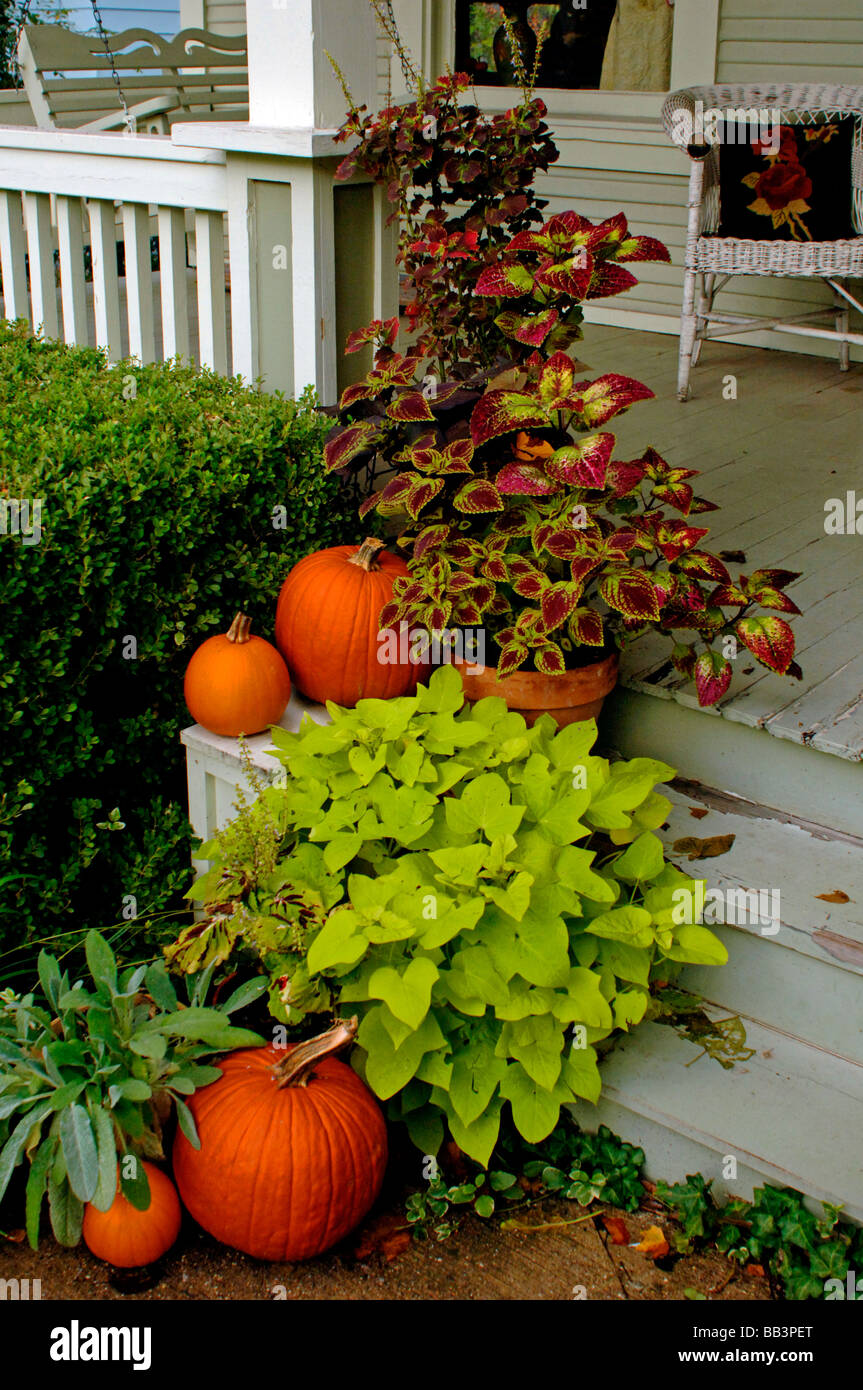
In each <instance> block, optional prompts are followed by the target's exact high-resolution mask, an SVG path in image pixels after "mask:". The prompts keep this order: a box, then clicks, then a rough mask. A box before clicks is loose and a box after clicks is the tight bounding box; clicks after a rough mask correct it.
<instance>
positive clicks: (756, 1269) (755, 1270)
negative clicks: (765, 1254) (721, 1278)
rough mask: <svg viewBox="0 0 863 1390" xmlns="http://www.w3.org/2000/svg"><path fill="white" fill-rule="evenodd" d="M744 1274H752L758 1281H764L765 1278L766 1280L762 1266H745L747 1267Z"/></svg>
mask: <svg viewBox="0 0 863 1390" xmlns="http://www.w3.org/2000/svg"><path fill="white" fill-rule="evenodd" d="M746 1273H747V1274H754V1275H755V1276H756V1278H758V1279H766V1278H767V1275H766V1274H765V1273H764V1266H763V1265H752V1264H750V1265H747V1266H746Z"/></svg>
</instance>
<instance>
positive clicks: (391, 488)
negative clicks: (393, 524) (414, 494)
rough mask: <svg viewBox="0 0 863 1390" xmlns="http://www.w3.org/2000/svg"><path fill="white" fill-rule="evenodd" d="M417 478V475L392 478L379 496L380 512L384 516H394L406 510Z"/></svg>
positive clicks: (402, 474) (410, 474) (399, 474)
mask: <svg viewBox="0 0 863 1390" xmlns="http://www.w3.org/2000/svg"><path fill="white" fill-rule="evenodd" d="M417 477H418V474H416V473H397V474H396V476H395V477H394V478H390V480H389V482H388V483H387V484H386V486H385V487H384V488H383V489H382V490H381V491H380V492H379V493H378V496H377V504H378V511H379V512H380V513H381V515H382V516H392V515H394V514H395V513H397V512H400V511H404V510H405V509H406V506H407V499H408V497H409V496H410V493H411V489H412V487H413V479H414V478H417Z"/></svg>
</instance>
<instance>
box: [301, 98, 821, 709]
mask: <svg viewBox="0 0 863 1390" xmlns="http://www.w3.org/2000/svg"><path fill="white" fill-rule="evenodd" d="M468 85H469V79H468V78H467V77H466V76H464V75H463V74H462V75H456V76H449V77H447V78H444V79H441V81H439V82H438V83H436V84H435V85H434V86H433V87H431V88H429V89H427V90H424V89H423V87H422V84H421V82H420V81H419V80H418V81H417V93H416V99H415V100H414V101H413V102H411V103H409V104H407V105H405V106H400V107H396V106H390V107H388V108H387V109H386V110H385V111H383V112H381V113H380V115H379V116H377V117H371V116H368V115H366V114H364V112H363V109H362V108H359V109H358V108H356V107H354V106H353V105H352V106H351V111H350V114H349V116H348V118H347V121H346V123H345V125H344V127H343V130H342V132H341V136H342V138H345V139H347V138H348V137H352V138H354V139H355V140H356V142H357V143H356V145H355V147H354V148H353V149H352V151H351V153H350V154H349V155H348V156H347V158H346V159H345V161H344V162H343V164H342V166H341V168H340V171H339V176H340V177H343V178H348V177H351V176H352V175H353V174H355V173H356V172H357V171H362V172H363V173H365V174H367V175H368V176H370V177H371V178H373V179H375V180H376V181H378V182H379V183H381V184H383V185H384V186H385V187H386V189H387V194H388V197H389V198H390V200H391V202H392V203H393V204H394V209H395V211H394V216H398V217H399V218H400V219H401V227H402V231H401V237H400V249H399V262H400V264H401V265H402V266H404V268H405V269H406V270H407V271H408V273H409V276H410V278H411V280H412V283H413V286H414V293H415V298H414V300H413V302H412V304H411V305H409V306H408V318H409V321H410V322H411V324H412V326H413V327H414V328H415V329H416V336H415V337H414V340H413V341H412V342H411V344H410V345H409V346H408V347H407V349H406V351H404V352H401V351H399V350H398V347H397V338H398V333H399V323H398V320H397V319H395V318H393V319H390V320H389V321H387V322H381V321H379V320H377V321H375V322H373V323H371V324H369V325H368V326H367V327H365V328H363V329H360V330H359V331H357V332H355V333H353V334H352V335H351V337H350V339H349V341H348V345H347V351H348V352H349V353H352V352H358V351H360V350H362V349H364V348H366V346H367V345H372V347H373V349H374V355H373V365H372V367H371V370H370V371H369V372H368V373H367V374H366V376H365V377H363V379H362V380H360V381H358V382H356V383H354V384H353V385H351V386H349V387H348V388H347V389H346V391H345V392H344V393H343V395H342V397H341V401H340V404H339V422H338V424H337V425H336V426H335V427H334V429H333V431H332V432H331V435H330V438H329V439H328V441H327V445H326V451H325V458H326V465H327V468H328V469H330V470H335V471H339V472H341V473H345V472H348V473H349V472H350V471H351V470H357V469H358V468H359V467H362V466H365V467H366V468H367V473H368V476H369V477H371V478H374V477H376V476H377V475H378V474H381V473H384V474H389V475H390V476H389V477H388V480H387V482H386V484H385V486H384V487H383V489H382V490H381V491H379V492H378V493H376V494H375V495H373V496H370V497H368V498H367V499H366V501H365V502H364V503H363V506H362V508H361V514H362V515H366V514H367V513H368V512H369V511H371V510H375V511H377V512H378V514H380V515H381V516H383V517H387V518H390V517H392V518H399V519H400V520H401V529H400V534H399V537H398V541H399V544H400V545H401V546H402V547H403V548H404V549H405V550H406V551H407V558H408V566H409V569H410V577H409V578H406V579H399V580H397V581H396V585H395V588H394V594H393V601H392V603H390V604H388V605H387V606H386V608H384V610H383V611H382V613H381V625H382V627H389V626H391V625H392V624H398V623H404V624H407V625H408V626H409V627H410V628H412V629H418V628H419V629H425V630H426V631H429V632H432V633H441V632H452V630H453V629H457V628H464V627H470V628H478V627H479V628H482V629H483V631H484V634H485V636H486V639H487V644H486V647H487V651H488V650H489V649H490V652H491V657H492V659H495V658H496V664H497V669H498V673H499V675H501V676H507V675H509V674H511V673H512V672H514V671H517V670H519V669H520V668H522V667H526V666H527V667H532V668H534V669H536V670H538V671H541V672H544V673H547V674H557V673H562V672H564V671H565V670H567V669H568V668H570V667H572V666H575V665H581V664H584V662H585V660H590V659H592V658H596V657H601V656H603V655H605V654H607V653H608V652H609V651H610V650H612V649H613V648H615V647H618V648H619V647H623V646H624V645H625V644H626V643H627V642H628V641H631V640H632V639H634V638H635V637H638V636H639V635H641V634H642V633H643V632H645V631H646V630H647V629H649V628H654V629H657V630H659V631H660V632H662V633H663V634H667V635H668V637H669V639H670V641H671V643H672V650H671V660H672V662H673V664H674V666H675V667H676V669H677V670H678V671H680V672H681V673H682V674H683V675H685V676H686V677H688V678H691V679H694V681H695V684H696V689H697V693H698V699H699V702H700V703H701V704H702V705H712V704H715V703H716V702H717V700H719V699H721V698H722V696H723V695H724V694H725V692H726V691H727V689H728V686H729V684H730V682H731V676H732V666H731V661H730V660H729V657H730V656H733V654H734V653H735V652H736V650H737V649H738V648H739V645H741V644H742V645H743V646H744V647H746V648H748V649H749V650H750V651H751V652H752V654H753V655H754V656H755V658H756V659H757V660H758V661H760V662H761V663H762V664H763V665H765V666H767V667H768V668H769V669H771V670H773V671H776V672H778V673H780V674H791V675H799V674H800V670H799V667H798V666H797V665H796V663H795V662H794V659H793V658H794V637H793V633H792V630H791V628H790V627H789V625H788V623H787V622H786V621H785V619H784V618H783V617H780V616H778V614H780V613H782V614H793V613H796V612H798V611H799V610H798V609H797V606H796V605H795V604H794V602H793V600H792V599H790V598H789V597H788V596H787V594H786V593H785V592H784V590H785V588H786V586H787V585H788V584H789V583H790V582H791V581H792V580H793V579H795V578H797V577H798V576H797V575H796V574H794V573H793V572H791V571H788V570H782V569H776V568H771V569H759V570H756V571H755V573H753V574H751V575H749V576H745V575H737V576H736V577H732V575H731V573H730V572H729V570H728V568H727V566H726V565H725V563H724V561H723V560H722V559H721V558H720V557H719V556H716V555H713V554H711V553H710V552H709V551H707V550H706V549H704V547H703V545H702V544H701V542H702V540H703V539H704V537H705V536H706V535H707V534H708V532H707V529H706V528H705V527H702V526H700V525H698V524H696V522H695V518H697V517H699V516H700V515H701V514H703V513H706V512H709V511H713V510H715V506H714V504H713V503H712V502H709V501H708V500H707V499H705V498H704V497H701V496H698V495H696V493H695V490H694V488H693V485H692V482H691V480H692V479H694V478H696V477H697V476H698V474H697V471H696V470H694V469H686V468H676V467H674V466H673V465H672V464H669V463H667V462H666V461H665V460H664V459H663V458H661V457H660V455H659V454H658V453H657V452H656V450H654V449H652V448H649V449H647V450H646V452H645V453H644V454H642V455H641V457H639V458H637V459H616V458H614V456H613V455H614V448H615V437H614V434H613V433H612V432H611V431H610V430H608V429H607V428H606V427H607V425H608V424H609V423H610V422H611V421H612V420H613V419H614V417H615V416H617V415H619V414H621V413H622V412H623V411H624V410H626V409H628V408H629V407H630V406H631V405H633V404H635V403H636V402H638V401H640V400H645V399H648V398H650V397H651V396H652V395H653V392H652V391H650V389H649V388H648V387H647V386H645V385H643V384H642V383H641V382H639V381H635V380H633V379H632V378H630V377H627V376H623V375H620V374H618V373H615V372H612V373H605V374H603V375H601V376H599V377H597V378H595V379H594V380H590V379H587V378H585V376H584V372H585V370H586V368H584V366H583V364H581V363H579V362H578V361H577V360H576V359H574V358H573V357H572V356H571V355H570V353H569V351H568V349H569V348H571V346H572V344H573V343H574V342H575V341H576V340H577V339H579V338H580V337H581V336H582V334H581V327H580V325H581V321H582V318H583V310H582V305H583V304H584V302H585V301H587V300H590V299H595V298H600V297H607V296H610V295H617V294H620V293H623V292H624V291H626V290H628V289H629V288H631V287H632V286H633V285H635V284H636V283H637V281H636V279H635V276H634V275H633V274H632V272H631V270H630V269H629V268H628V266H629V264H631V263H633V262H636V261H667V260H668V259H669V256H668V251H667V249H666V248H665V246H663V245H662V243H661V242H659V241H658V240H656V239H655V238H653V237H647V236H634V235H631V234H630V232H629V228H628V225H627V221H626V218H625V217H624V215H623V214H622V213H620V214H617V215H616V216H614V217H610V218H608V219H606V220H605V221H603V222H601V223H599V224H594V223H592V222H591V221H589V220H588V219H587V218H585V217H581V216H579V215H578V214H577V213H575V212H568V213H564V214H561V215H558V216H555V217H552V218H550V219H548V220H547V221H545V222H543V220H542V212H541V209H542V208H543V207H544V206H545V204H544V203H543V202H542V201H541V200H539V199H538V198H537V197H536V194H535V192H534V188H533V184H534V181H535V178H536V175H537V173H538V172H539V171H540V170H544V169H547V168H548V167H549V166H550V164H551V163H552V162H553V161H554V159H556V158H557V151H556V149H555V147H554V144H553V142H552V141H551V138H550V136H549V133H548V128H547V126H546V125H545V123H544V121H543V117H544V115H545V107H544V105H543V103H542V102H541V101H539V100H538V99H536V98H534V97H533V96H532V94H531V92H530V90H529V89H528V90H526V91H525V94H524V98H523V100H522V102H521V103H520V105H518V106H516V107H514V108H513V110H511V111H509V112H506V113H504V114H502V115H497V116H494V117H492V118H488V117H485V116H484V115H483V114H482V113H481V112H480V111H479V110H478V108H477V107H476V106H475V105H471V104H467V103H464V104H463V103H462V101H461V98H462V97H463V94H464V92H465V90H466V88H467V87H468ZM729 610H730V612H729ZM759 610H767V611H766V612H763V611H759Z"/></svg>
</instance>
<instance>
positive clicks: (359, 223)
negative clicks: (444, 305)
mask: <svg viewBox="0 0 863 1390" xmlns="http://www.w3.org/2000/svg"><path fill="white" fill-rule="evenodd" d="M246 18H247V26H248V44H249V122H248V124H244V123H240V122H231V123H220V122H200V123H197V124H195V125H185V124H180V125H175V126H174V127H173V129H172V132H171V133H172V138H173V140H174V141H175V143H179V144H186V145H207V146H212V147H213V148H217V149H223V150H225V151H226V155H227V164H228V244H229V256H230V265H231V341H232V349H233V367H234V371H235V372H239V373H241V374H242V375H243V376H244V377H246V378H247V379H248V380H254V379H258V378H260V379H261V380H262V381H263V385H264V388H265V389H267V390H277V389H281V390H284V391H287V392H289V393H291V394H294V395H298V394H299V393H300V392H301V391H302V390H303V389H304V387H306V386H308V385H313V386H314V387H315V388H316V390H317V391H318V394H319V395H320V397H321V399H322V400H323V402H324V403H325V404H327V405H330V404H333V403H334V402H335V401H336V400H337V399H338V393H339V389H340V386H342V385H344V381H345V378H346V373H347V372H349V371H350V370H351V368H353V370H354V374H355V373H356V363H355V359H348V364H347V366H346V365H345V361H344V339H345V337H346V333H347V330H348V329H349V328H353V327H358V326H359V323H354V322H350V323H347V324H346V322H345V315H346V310H347V309H348V308H349V307H350V308H351V312H353V308H352V306H353V304H354V302H355V300H356V299H357V295H356V290H357V288H359V289H360V290H361V291H362V292H361V293H360V294H359V300H360V301H362V305H363V311H365V310H366V308H367V310H368V315H367V316H368V318H372V317H374V316H384V315H391V314H394V313H396V312H397V309H398V280H397V274H396V268H395V263H394V246H393V241H392V236H391V234H390V231H389V230H388V229H386V228H385V227H384V225H383V223H384V221H385V220H386V217H387V216H388V215H389V207H388V206H387V205H386V203H385V201H382V200H381V199H380V198H379V197H377V196H375V197H371V198H369V199H367V200H366V202H365V203H364V204H363V206H362V208H361V209H360V211H359V212H358V214H357V216H356V218H355V219H354V218H352V219H351V221H350V224H349V225H348V226H346V225H345V221H346V219H345V218H344V217H341V218H339V217H337V215H336V214H337V208H336V201H337V199H338V198H339V196H340V192H339V189H338V188H337V187H336V186H335V185H334V174H335V170H336V168H337V165H338V162H339V161H340V160H341V158H342V157H343V154H344V147H342V146H340V145H336V144H335V143H334V142H333V136H334V134H335V132H336V130H337V129H338V127H339V126H340V125H341V123H342V121H343V120H344V116H345V105H346V103H345V98H344V94H343V92H342V90H341V86H340V84H339V82H338V79H337V78H336V76H335V74H334V72H333V70H332V67H331V65H330V62H329V59H328V57H327V53H328V52H329V53H331V54H332V56H333V58H334V59H335V61H336V62H337V63H338V65H339V67H340V69H341V70H342V72H343V73H344V76H345V78H346V80H347V82H348V85H349V87H350V89H351V93H352V95H353V98H354V100H355V101H356V102H357V104H358V105H362V104H366V105H368V107H369V108H370V109H371V110H375V109H376V108H377V106H378V98H377V90H376V87H377V66H376V58H377V37H378V34H377V23H376V20H375V16H374V13H373V11H372V9H371V6H370V5H368V3H367V0H246ZM340 246H341V247H342V248H344V249H345V250H347V251H349V254H350V265H351V273H352V274H355V275H356V277H357V279H356V281H355V282H352V291H353V295H352V299H351V306H348V304H347V295H344V296H343V298H342V304H341V308H340V305H339V302H338V295H337V283H338V278H339V276H338V266H339V263H340V260H341V257H340ZM344 264H347V262H346V261H345V262H344V263H343V265H342V280H343V282H344ZM354 268H356V269H354ZM366 286H367V287H368V290H367V293H365V287H366ZM363 321H364V320H363V319H360V322H363Z"/></svg>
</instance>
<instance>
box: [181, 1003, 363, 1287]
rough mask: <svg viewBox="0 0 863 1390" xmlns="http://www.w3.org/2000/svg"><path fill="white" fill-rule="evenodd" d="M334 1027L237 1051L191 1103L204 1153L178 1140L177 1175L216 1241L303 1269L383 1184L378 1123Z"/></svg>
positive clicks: (354, 1221) (348, 1227) (348, 1030)
mask: <svg viewBox="0 0 863 1390" xmlns="http://www.w3.org/2000/svg"><path fill="white" fill-rule="evenodd" d="M356 1031H357V1020H356V1019H351V1020H350V1022H343V1023H337V1024H335V1026H334V1027H333V1028H330V1029H328V1031H327V1032H326V1033H322V1034H321V1035H320V1036H319V1037H317V1038H312V1039H310V1041H308V1042H303V1043H299V1044H298V1045H297V1046H296V1047H292V1048H288V1049H284V1048H281V1049H274V1048H269V1047H267V1048H254V1049H246V1050H243V1051H241V1052H234V1053H232V1054H231V1055H230V1056H229V1057H226V1058H224V1059H223V1060H222V1061H221V1062H219V1063H218V1066H219V1067H220V1069H221V1071H222V1080H221V1081H216V1082H214V1083H213V1084H212V1085H211V1086H206V1087H204V1088H203V1089H202V1090H200V1091H196V1092H195V1094H194V1096H192V1097H190V1099H189V1105H190V1107H191V1109H192V1112H193V1114H194V1116H195V1123H196V1125H197V1128H198V1135H199V1137H200V1140H201V1147H200V1149H193V1148H192V1145H191V1144H190V1143H189V1141H188V1140H187V1139H186V1137H185V1135H183V1134H182V1133H181V1132H178V1134H177V1137H176V1140H175V1141H174V1154H173V1159H174V1177H175V1178H176V1180H177V1186H178V1187H179V1189H180V1195H181V1197H182V1199H183V1202H184V1203H185V1205H186V1207H187V1208H188V1210H189V1211H190V1212H191V1214H192V1216H193V1217H194V1218H195V1220H196V1221H197V1222H198V1224H199V1225H200V1226H203V1228H204V1230H205V1231H208V1232H209V1234H210V1235H211V1236H215V1238H216V1240H220V1241H222V1242H223V1244H225V1245H230V1246H233V1248H234V1249H235V1250H242V1251H244V1252H245V1253H246V1254H247V1255H254V1256H256V1257H257V1258H258V1259H260V1260H304V1259H308V1258H310V1257H311V1256H312V1255H319V1254H321V1253H322V1252H323V1251H324V1250H328V1249H329V1248H330V1246H332V1245H335V1244H336V1243H337V1242H338V1241H340V1240H342V1239H343V1237H344V1236H346V1235H347V1234H348V1233H349V1232H350V1231H352V1230H353V1228H354V1227H355V1226H356V1225H358V1223H359V1222H360V1221H362V1219H363V1217H364V1216H365V1214H366V1212H367V1211H368V1210H369V1208H370V1207H371V1205H372V1203H373V1202H374V1200H375V1198H376V1197H377V1195H378V1192H379V1191H380V1188H381V1183H382V1182H383V1178H384V1170H385V1168H386V1161H387V1134H386V1126H385V1124H384V1119H383V1115H382V1114H381V1111H380V1108H379V1107H378V1105H377V1102H376V1101H375V1099H374V1097H373V1096H372V1094H371V1092H370V1091H369V1090H368V1088H367V1087H366V1085H365V1083H364V1082H363V1081H361V1080H360V1078H359V1077H358V1076H357V1074H356V1072H355V1071H353V1070H352V1068H351V1067H349V1066H346V1065H345V1063H344V1062H340V1061H338V1060H337V1059H336V1058H335V1057H334V1055H333V1054H334V1053H335V1052H338V1051H340V1050H341V1049H342V1048H343V1047H346V1046H348V1045H349V1044H350V1043H351V1042H353V1039H354V1037H355V1035H356Z"/></svg>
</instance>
